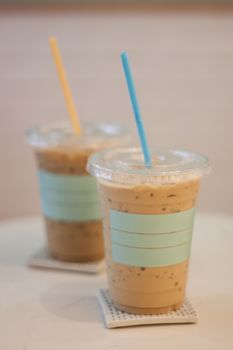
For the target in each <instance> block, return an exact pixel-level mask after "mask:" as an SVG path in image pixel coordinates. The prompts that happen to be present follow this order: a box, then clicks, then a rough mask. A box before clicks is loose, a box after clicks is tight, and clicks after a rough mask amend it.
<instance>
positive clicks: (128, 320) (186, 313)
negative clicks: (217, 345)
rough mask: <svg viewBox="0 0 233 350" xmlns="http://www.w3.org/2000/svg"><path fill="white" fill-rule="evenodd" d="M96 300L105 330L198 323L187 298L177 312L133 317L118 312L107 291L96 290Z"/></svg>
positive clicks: (195, 313)
mask: <svg viewBox="0 0 233 350" xmlns="http://www.w3.org/2000/svg"><path fill="white" fill-rule="evenodd" d="M97 299H98V302H99V304H100V307H101V310H102V313H103V316H104V321H105V325H106V327H107V328H117V327H130V326H140V325H152V324H178V323H196V322H197V321H198V314H197V312H196V310H195V309H194V308H193V306H192V304H191V303H190V301H189V300H188V299H187V298H186V299H185V302H184V305H183V306H182V307H181V308H180V309H179V310H177V311H171V312H169V313H166V314H161V315H134V314H129V313H127V312H124V311H120V310H119V309H117V308H116V307H115V306H114V305H113V303H112V301H111V298H110V295H109V291H108V290H107V289H100V290H98V292H97Z"/></svg>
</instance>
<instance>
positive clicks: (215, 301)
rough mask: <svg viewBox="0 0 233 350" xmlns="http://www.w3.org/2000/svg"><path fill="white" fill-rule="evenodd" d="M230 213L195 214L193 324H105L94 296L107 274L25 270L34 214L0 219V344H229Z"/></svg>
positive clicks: (38, 347)
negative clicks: (121, 326) (115, 326)
mask: <svg viewBox="0 0 233 350" xmlns="http://www.w3.org/2000/svg"><path fill="white" fill-rule="evenodd" d="M232 230H233V217H231V216H228V215H225V214H221V215H220V214H219V215H216V214H197V218H196V223H195V228H194V236H193V246H192V259H191V268H190V274H189V283H188V293H187V294H188V296H189V297H190V299H191V300H192V302H193V303H194V305H195V306H196V308H197V311H198V312H199V316H200V319H199V322H198V324H193V325H191V324H189V325H163V326H158V325H157V326H143V327H132V328H124V329H113V330H108V329H106V328H105V326H104V324H103V319H102V315H101V312H100V309H99V306H98V304H97V301H96V299H95V291H96V289H97V288H99V287H103V286H105V285H106V276H105V274H104V273H103V274H101V275H98V276H91V275H84V274H77V273H67V272H58V271H47V270H40V269H31V268H28V267H27V261H28V259H29V258H30V256H32V255H33V254H34V253H35V252H36V251H37V249H39V248H40V247H41V246H43V244H44V241H45V239H44V233H43V223H42V220H41V219H40V218H27V219H20V220H14V221H5V222H2V223H1V224H0V276H1V278H0V297H1V298H0V349H3V350H47V349H49V350H53V349H56V350H61V349H69V350H73V349H75V350H77V349H82V350H83V349H84V350H86V349H95V350H98V349H101V350H107V349H109V350H110V349H111V350H113V349H134V350H137V349H140V350H141V349H142V348H145V349H155V347H157V348H158V349H171V346H173V347H174V344H175V348H176V349H179V350H180V349H197V348H199V349H212V350H214V349H218V350H219V349H232V348H233V332H232V324H233V279H232V266H233V254H232V247H233V234H232Z"/></svg>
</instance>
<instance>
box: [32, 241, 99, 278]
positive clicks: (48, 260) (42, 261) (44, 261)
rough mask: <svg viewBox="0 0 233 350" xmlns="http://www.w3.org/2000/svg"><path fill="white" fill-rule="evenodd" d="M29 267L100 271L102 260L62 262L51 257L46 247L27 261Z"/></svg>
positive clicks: (84, 271) (89, 271)
mask: <svg viewBox="0 0 233 350" xmlns="http://www.w3.org/2000/svg"><path fill="white" fill-rule="evenodd" d="M28 265H29V266H30V267H42V268H45V269H54V270H64V271H73V272H83V273H100V272H102V271H103V270H104V266H105V264H104V260H100V261H94V262H90V263H73V262H64V261H59V260H56V259H54V258H52V257H51V256H50V255H49V252H48V249H47V248H45V247H44V248H41V249H40V250H39V251H37V252H36V253H35V254H34V255H33V256H32V257H31V259H30V260H29V261H28Z"/></svg>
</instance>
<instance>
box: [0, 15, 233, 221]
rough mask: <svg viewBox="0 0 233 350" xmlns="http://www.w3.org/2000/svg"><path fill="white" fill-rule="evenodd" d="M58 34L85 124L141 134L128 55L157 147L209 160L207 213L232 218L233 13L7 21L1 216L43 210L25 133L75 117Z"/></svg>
mask: <svg viewBox="0 0 233 350" xmlns="http://www.w3.org/2000/svg"><path fill="white" fill-rule="evenodd" d="M51 34H53V35H56V36H57V38H58V40H59V43H60V47H61V49H62V54H63V57H64V61H65V64H66V67H67V72H68V76H69V78H70V82H71V85H72V89H73V92H74V97H75V100H76V103H77V106H78V110H79V114H80V115H81V117H82V119H93V120H99V121H107V120H119V121H122V122H125V123H127V124H128V126H129V127H130V128H132V129H135V127H134V123H133V117H132V112H131V109H130V103H129V98H128V95H127V89H126V86H125V81H124V77H123V73H122V69H121V63H120V59H119V54H120V52H121V51H122V50H127V51H128V53H129V56H130V60H131V63H132V66H133V71H134V76H135V80H136V83H137V88H138V95H139V98H140V102H141V109H142V111H143V115H144V120H145V125H146V128H147V130H148V135H149V140H150V143H151V144H152V145H153V146H154V147H156V145H160V144H161V145H171V146H176V147H183V148H188V149H194V150H196V151H199V152H202V153H204V154H207V155H209V157H210V159H211V162H212V166H213V172H212V174H211V175H210V176H209V177H208V178H206V179H205V180H204V181H203V186H202V192H201V196H200V200H199V209H200V210H206V211H221V212H231V213H232V212H233V193H232V192H233V191H232V189H233V188H232V187H233V186H232V181H233V161H232V153H233V131H232V128H233V120H232V118H233V40H232V39H233V15H232V14H221V15H220V14H219V15H216V14H215V15H211V14H208V13H205V14H198V13H196V14H184V13H183V14H178V13H173V14H166V13H163V14H156V13H151V14H150V13H148V14H146V13H143V14H140V13H134V14H130V13H127V14H121V13H117V14H115V15H114V14H108V15H107V14H101V13H93V14H90V13H89V14H88V13H80V14H79V13H76V12H73V13H64V14H62V13H61V12H60V13H59V12H58V13H55V14H53V13H51V12H48V13H43V12H41V13H38V14H34V13H30V12H27V13H22V12H21V13H19V14H17V13H3V12H2V13H0V62H1V64H0V122H1V129H0V164H1V172H0V174H1V175H0V176H1V182H0V196H1V197H0V198H1V202H0V218H8V217H14V216H26V215H32V214H36V213H38V212H39V198H38V189H37V179H36V169H35V164H34V159H33V156H32V154H31V150H30V148H29V147H28V146H27V145H26V143H25V138H24V131H25V129H26V128H28V127H29V125H31V124H34V123H43V122H47V121H52V120H57V119H61V118H66V110H65V107H64V101H63V97H62V95H61V91H60V88H59V85H58V81H57V76H56V72H55V69H54V66H53V62H52V60H51V55H50V51H49V47H48V43H47V38H48V36H49V35H51Z"/></svg>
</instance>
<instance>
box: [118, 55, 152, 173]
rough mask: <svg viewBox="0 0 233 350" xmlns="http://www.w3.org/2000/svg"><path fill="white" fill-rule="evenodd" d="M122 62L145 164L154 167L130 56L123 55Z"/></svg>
mask: <svg viewBox="0 0 233 350" xmlns="http://www.w3.org/2000/svg"><path fill="white" fill-rule="evenodd" d="M121 61H122V65H123V69H124V72H125V78H126V81H127V86H128V90H129V95H130V99H131V104H132V107H133V112H134V117H135V120H136V124H137V129H138V134H139V138H140V142H141V147H142V151H143V155H144V162H145V165H146V166H148V167H151V166H152V160H151V154H150V150H149V147H148V143H147V139H146V134H145V130H144V126H143V122H142V117H141V112H140V109H139V105H138V100H137V95H136V90H135V86H134V82H133V77H132V73H131V69H130V65H129V61H128V56H127V54H126V53H125V52H123V53H122V54H121Z"/></svg>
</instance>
